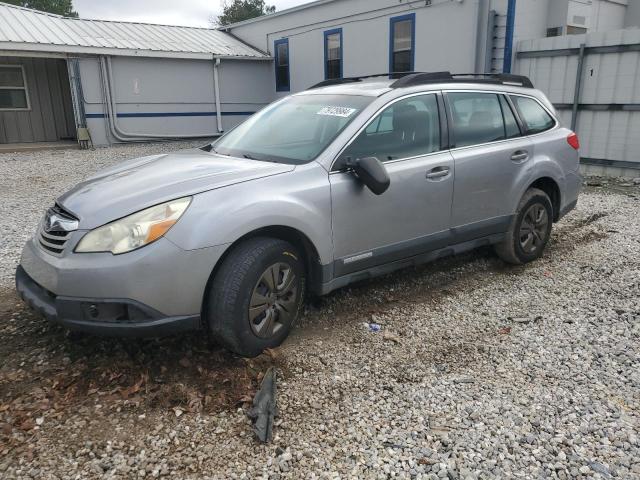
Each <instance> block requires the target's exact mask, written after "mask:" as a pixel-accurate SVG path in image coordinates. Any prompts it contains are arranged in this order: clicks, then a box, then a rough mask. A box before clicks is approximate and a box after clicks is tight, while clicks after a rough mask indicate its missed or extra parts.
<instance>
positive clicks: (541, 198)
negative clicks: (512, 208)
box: [513, 192, 553, 263]
mask: <svg viewBox="0 0 640 480" xmlns="http://www.w3.org/2000/svg"><path fill="white" fill-rule="evenodd" d="M535 204H540V205H542V206H543V207H544V209H545V210H546V212H547V218H548V219H549V221H548V223H547V230H546V233H545V238H544V243H543V244H542V245H541V246H540V247H539V248H538V249H537V250H535V251H534V252H532V253H526V252H525V251H524V250H523V249H522V246H521V245H520V227H521V225H522V220H523V219H524V216H525V214H526V213H527V211H528V210H529V208H531V206H532V205H535ZM552 228H553V206H552V205H551V200H549V197H548V196H547V195H546V194H544V193H542V192H541V193H534V194H533V195H531V197H530V198H528V199H527V200H526V201H525V202H524V204H523V205H522V206H521V208H520V210H519V211H518V216H517V217H516V221H515V225H514V230H513V251H514V253H515V254H516V256H517V257H518V259H519V260H520V261H521V262H522V263H528V262H531V261H533V260H536V259H538V258H540V257H541V256H542V255H543V253H544V250H545V248H546V246H547V244H548V243H549V239H550V238H551V229H552Z"/></svg>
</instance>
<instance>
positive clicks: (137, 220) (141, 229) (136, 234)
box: [76, 197, 191, 255]
mask: <svg viewBox="0 0 640 480" xmlns="http://www.w3.org/2000/svg"><path fill="white" fill-rule="evenodd" d="M189 203H191V197H185V198H179V199H178V200H172V201H170V202H167V203H163V204H161V205H156V206H155V207H151V208H147V209H146V210H142V211H140V212H138V213H134V214H133V215H129V216H128V217H125V218H121V219H120V220H116V221H115V222H112V223H108V224H106V225H103V226H102V227H98V228H96V229H95V230H92V231H90V232H89V233H87V234H86V235H85V236H84V237H82V240H81V241H80V243H79V244H78V246H77V247H76V252H80V253H89V252H111V253H113V254H116V255H117V254H119V253H126V252H130V251H131V250H135V249H136V248H140V247H144V246H145V245H148V244H150V243H151V242H154V241H156V240H157V239H159V238H161V237H162V236H164V234H165V233H167V232H168V231H169V229H170V228H171V227H173V226H174V225H175V223H176V222H177V221H178V219H179V218H180V217H181V216H182V214H183V213H184V211H185V210H186V209H187V207H188V206H189Z"/></svg>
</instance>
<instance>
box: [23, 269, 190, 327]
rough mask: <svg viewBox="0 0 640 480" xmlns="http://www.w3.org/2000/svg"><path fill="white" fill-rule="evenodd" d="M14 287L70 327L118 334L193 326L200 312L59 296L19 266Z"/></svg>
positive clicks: (34, 306)
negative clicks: (169, 312) (165, 313)
mask: <svg viewBox="0 0 640 480" xmlns="http://www.w3.org/2000/svg"><path fill="white" fill-rule="evenodd" d="M16 290H17V291H18V294H19V295H20V297H21V298H22V299H23V300H24V301H25V302H26V303H27V304H28V305H29V307H31V308H32V309H33V310H34V311H36V312H38V313H39V314H41V315H42V316H43V317H45V318H46V319H47V320H49V321H50V322H53V323H58V324H60V325H62V326H63V327H66V328H68V329H69V330H74V331H80V332H86V333H91V334H95V335H107V336H118V337H145V336H163V335H170V334H175V333H179V332H186V331H191V330H196V329H198V328H199V327H200V316H199V315H192V316H176V317H165V316H163V315H162V314H160V313H159V312H157V311H155V310H153V309H152V308H150V307H148V306H146V305H143V304H140V303H138V302H135V301H133V300H127V299H124V300H123V299H107V298H100V299H91V298H72V297H62V296H57V295H55V294H53V293H52V292H50V291H48V290H46V289H45V288H44V287H42V286H40V285H38V284H37V283H36V282H35V281H34V280H33V279H32V278H31V277H30V276H29V275H27V273H26V272H25V271H24V269H23V268H22V267H20V266H19V267H18V269H17V270H16Z"/></svg>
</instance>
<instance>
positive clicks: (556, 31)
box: [547, 27, 563, 37]
mask: <svg viewBox="0 0 640 480" xmlns="http://www.w3.org/2000/svg"><path fill="white" fill-rule="evenodd" d="M562 30H563V28H562V27H553V28H547V37H560V36H561V35H562Z"/></svg>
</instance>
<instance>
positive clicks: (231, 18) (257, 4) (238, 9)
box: [215, 0, 276, 25]
mask: <svg viewBox="0 0 640 480" xmlns="http://www.w3.org/2000/svg"><path fill="white" fill-rule="evenodd" d="M275 11H276V7H274V6H270V5H267V4H266V3H265V1H264V0H232V1H228V0H225V1H224V3H223V5H222V15H220V16H218V18H217V19H216V21H215V23H217V24H218V25H230V24H232V23H236V22H242V21H243V20H249V19H250V18H256V17H261V16H262V15H267V14H269V13H273V12H275Z"/></svg>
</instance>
